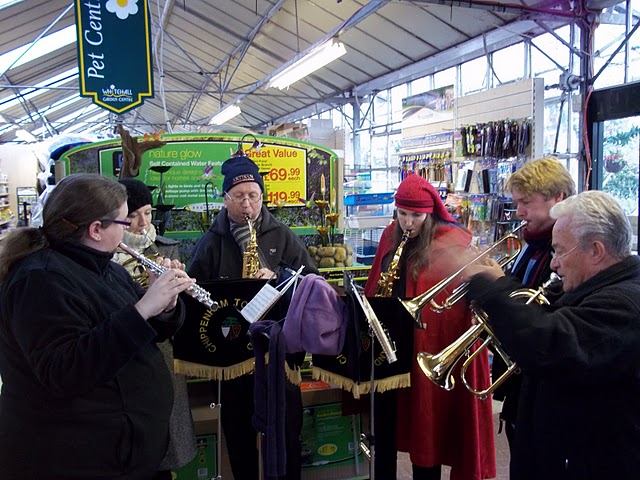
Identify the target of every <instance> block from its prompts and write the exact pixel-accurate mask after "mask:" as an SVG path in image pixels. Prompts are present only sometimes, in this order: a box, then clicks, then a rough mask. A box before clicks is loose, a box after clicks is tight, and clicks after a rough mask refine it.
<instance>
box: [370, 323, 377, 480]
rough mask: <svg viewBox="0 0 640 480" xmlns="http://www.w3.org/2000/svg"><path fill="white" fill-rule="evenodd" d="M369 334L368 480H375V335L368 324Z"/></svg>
mask: <svg viewBox="0 0 640 480" xmlns="http://www.w3.org/2000/svg"><path fill="white" fill-rule="evenodd" d="M369 336H370V337H371V393H370V394H369V395H370V399H369V403H370V407H369V409H370V411H371V412H370V414H369V456H370V457H371V460H369V462H370V465H369V480H375V478H376V467H375V464H376V435H375V427H374V424H375V403H376V402H375V398H374V394H375V389H376V388H375V371H374V367H375V365H376V364H375V360H376V357H375V352H374V350H375V348H373V347H374V346H375V342H376V336H375V334H374V333H373V329H372V328H371V326H369Z"/></svg>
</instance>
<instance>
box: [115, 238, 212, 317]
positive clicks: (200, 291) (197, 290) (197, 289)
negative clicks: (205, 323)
mask: <svg viewBox="0 0 640 480" xmlns="http://www.w3.org/2000/svg"><path fill="white" fill-rule="evenodd" d="M120 248H121V249H122V250H124V251H125V252H127V253H128V254H129V255H131V256H132V257H133V258H135V259H136V260H138V261H139V262H140V263H141V264H142V265H144V266H145V267H146V268H147V269H148V270H151V271H152V272H153V273H155V274H156V275H162V274H163V273H164V272H166V271H167V268H166V267H163V266H162V265H159V264H157V263H156V262H154V261H153V260H150V259H148V258H147V257H145V256H144V255H143V254H141V253H140V252H137V251H135V250H134V249H133V248H131V247H129V246H128V245H127V244H126V243H123V242H120ZM184 293H186V294H187V295H191V296H192V297H193V298H195V299H196V300H197V301H199V302H200V303H202V304H203V305H204V306H206V307H207V308H209V309H210V310H213V311H214V312H215V311H216V310H217V309H218V308H219V307H220V305H218V302H216V301H215V300H211V294H210V293H209V292H207V291H206V290H205V289H204V288H202V287H201V286H199V285H197V284H194V285H191V286H190V287H189V288H188V289H186V290H185V291H184Z"/></svg>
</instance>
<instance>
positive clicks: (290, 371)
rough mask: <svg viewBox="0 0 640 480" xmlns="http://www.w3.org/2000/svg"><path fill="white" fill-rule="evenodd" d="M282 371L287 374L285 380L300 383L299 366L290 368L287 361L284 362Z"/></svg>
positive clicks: (300, 373)
mask: <svg viewBox="0 0 640 480" xmlns="http://www.w3.org/2000/svg"><path fill="white" fill-rule="evenodd" d="M284 371H285V373H286V374H287V380H289V382H291V383H293V384H294V385H297V386H300V384H301V383H302V372H300V367H295V368H291V367H290V366H289V364H288V363H287V362H284Z"/></svg>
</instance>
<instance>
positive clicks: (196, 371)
mask: <svg viewBox="0 0 640 480" xmlns="http://www.w3.org/2000/svg"><path fill="white" fill-rule="evenodd" d="M254 365H255V361H254V359H253V358H250V359H248V360H245V361H244V362H241V363H237V364H235V365H230V366H228V367H212V366H210V365H203V364H201V363H192V362H187V361H186V360H177V359H176V360H174V361H173V368H174V371H175V373H181V374H183V375H188V376H190V377H197V378H206V379H207V380H232V379H234V378H238V377H240V376H241V375H246V374H249V373H253V369H254Z"/></svg>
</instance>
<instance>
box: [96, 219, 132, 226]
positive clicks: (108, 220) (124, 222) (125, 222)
mask: <svg viewBox="0 0 640 480" xmlns="http://www.w3.org/2000/svg"><path fill="white" fill-rule="evenodd" d="M100 222H102V223H117V224H118V225H122V226H123V227H125V228H129V227H130V226H131V222H127V221H126V220H115V219H113V218H101V219H100Z"/></svg>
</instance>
